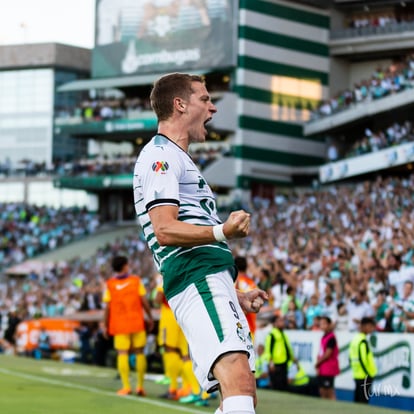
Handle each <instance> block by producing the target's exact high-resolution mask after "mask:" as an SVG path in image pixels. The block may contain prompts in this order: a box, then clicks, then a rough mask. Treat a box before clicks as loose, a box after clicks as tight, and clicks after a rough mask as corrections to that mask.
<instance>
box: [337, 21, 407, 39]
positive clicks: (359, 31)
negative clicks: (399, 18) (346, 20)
mask: <svg viewBox="0 0 414 414" xmlns="http://www.w3.org/2000/svg"><path fill="white" fill-rule="evenodd" d="M408 31H414V22H401V23H389V24H387V25H385V26H366V27H350V28H345V29H338V30H332V31H331V35H330V37H331V40H337V39H345V38H352V37H360V36H378V35H387V34H396V33H402V32H408Z"/></svg>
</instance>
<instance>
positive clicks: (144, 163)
mask: <svg viewBox="0 0 414 414" xmlns="http://www.w3.org/2000/svg"><path fill="white" fill-rule="evenodd" d="M181 171H182V167H181V162H180V160H179V159H178V157H177V156H176V154H175V152H173V151H168V147H159V148H152V151H148V152H147V153H146V154H145V156H144V157H143V158H142V160H141V166H140V171H139V175H140V177H141V180H142V189H143V198H144V205H145V208H146V210H147V211H148V210H150V209H151V208H153V207H156V206H160V205H175V206H179V181H180V176H181Z"/></svg>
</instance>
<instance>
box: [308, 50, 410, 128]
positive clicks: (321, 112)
mask: <svg viewBox="0 0 414 414" xmlns="http://www.w3.org/2000/svg"><path fill="white" fill-rule="evenodd" d="M413 79H414V56H413V55H412V54H410V55H408V56H407V57H406V58H405V59H404V60H403V61H401V62H394V63H393V64H391V65H390V66H389V67H388V68H386V69H385V70H384V69H382V68H377V69H376V70H375V71H374V72H373V74H372V76H371V78H370V79H365V80H361V81H360V82H359V83H356V84H355V85H354V87H353V88H349V89H346V90H344V91H342V92H339V93H338V94H337V95H336V96H334V97H333V98H331V99H328V100H326V101H323V102H322V103H321V104H320V106H319V107H318V108H317V109H316V111H314V112H312V114H311V121H314V120H317V119H320V118H323V117H326V116H330V115H333V114H336V113H338V112H341V111H343V110H346V109H350V108H352V107H353V106H355V105H357V104H359V103H363V102H370V101H373V100H378V99H382V98H385V97H387V96H390V95H392V94H395V93H399V92H402V91H404V90H406V89H408V88H411V87H412V81H413Z"/></svg>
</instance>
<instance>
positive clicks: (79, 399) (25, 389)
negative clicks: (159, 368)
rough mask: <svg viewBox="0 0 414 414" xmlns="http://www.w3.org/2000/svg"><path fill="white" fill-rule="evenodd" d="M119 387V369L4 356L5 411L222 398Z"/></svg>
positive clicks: (109, 413)
mask: <svg viewBox="0 0 414 414" xmlns="http://www.w3.org/2000/svg"><path fill="white" fill-rule="evenodd" d="M118 388H120V382H119V380H117V379H116V372H115V370H114V369H110V368H99V367H94V366H89V365H81V364H66V363H63V362H55V361H46V360H40V361H37V360H34V359H31V358H23V357H13V356H6V355H0V413H7V414H51V413H58V414H91V413H94V414H95V413H96V414H115V413H116V414H120V413H146V414H175V413H190V414H191V413H193V414H203V413H208V412H210V413H213V412H214V411H215V409H216V403H217V400H213V401H212V404H211V407H206V408H204V407H202V408H200V407H195V406H194V405H184V404H180V403H178V402H169V401H167V400H162V399H161V398H158V397H157V396H158V395H160V394H162V393H163V392H165V391H166V386H165V385H159V384H156V383H155V382H154V381H152V380H147V381H146V391H147V394H148V396H147V397H145V398H140V397H135V396H127V397H118V396H117V395H116V394H115V391H116V390H117V389H118ZM258 398H259V405H258V407H257V414H273V413H280V414H285V413H286V414H287V413H292V414H331V413H332V410H335V411H336V412H339V413H341V414H347V413H355V412H356V411H357V412H358V414H374V412H375V413H376V414H377V413H378V412H379V413H384V414H385V413H389V414H392V413H394V414H401V413H402V411H397V410H390V409H381V408H378V407H365V406H362V407H361V406H358V408H357V407H356V406H355V404H353V403H345V402H329V401H323V400H320V399H318V398H311V397H303V396H298V395H293V394H286V393H277V392H275V391H268V390H259V395H258Z"/></svg>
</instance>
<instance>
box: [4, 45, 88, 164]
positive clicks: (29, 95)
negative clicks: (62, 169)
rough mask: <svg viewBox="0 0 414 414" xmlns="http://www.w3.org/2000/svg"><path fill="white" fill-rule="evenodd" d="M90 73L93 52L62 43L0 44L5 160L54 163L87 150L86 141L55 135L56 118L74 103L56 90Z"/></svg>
mask: <svg viewBox="0 0 414 414" xmlns="http://www.w3.org/2000/svg"><path fill="white" fill-rule="evenodd" d="M88 76H90V52H89V50H87V49H83V48H78V47H72V46H67V45H61V44H26V45H11V46H0V91H1V94H0V154H1V155H0V164H1V165H4V164H6V165H7V166H8V167H9V168H10V167H11V168H15V167H16V165H18V164H19V163H21V161H22V160H23V161H24V160H26V161H30V162H34V163H45V164H47V165H50V164H51V163H52V161H53V160H55V159H62V160H65V159H69V158H73V157H78V158H79V157H82V156H86V154H87V146H86V143H85V142H83V141H79V140H76V139H73V138H72V137H70V136H69V135H67V134H59V135H58V134H54V119H55V118H56V116H59V115H62V113H61V109H62V108H64V107H67V106H70V105H74V104H75V102H74V101H72V100H73V98H74V97H73V95H70V94H68V95H65V96H64V95H62V94H59V93H57V91H56V89H57V88H58V87H59V86H61V85H62V84H64V83H67V82H69V81H72V80H75V79H81V78H86V77H88Z"/></svg>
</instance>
